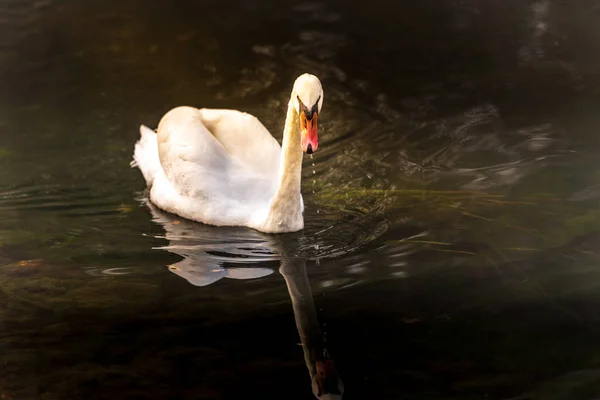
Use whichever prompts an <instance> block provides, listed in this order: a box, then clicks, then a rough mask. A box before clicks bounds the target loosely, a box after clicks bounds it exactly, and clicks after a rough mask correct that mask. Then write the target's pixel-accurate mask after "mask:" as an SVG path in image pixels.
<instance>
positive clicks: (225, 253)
mask: <svg viewBox="0 0 600 400" xmlns="http://www.w3.org/2000/svg"><path fill="white" fill-rule="evenodd" d="M146 204H147V205H148V206H149V208H150V211H151V212H152V215H153V220H154V221H155V222H157V223H160V224H161V225H162V226H163V227H164V228H165V231H166V239H167V240H169V245H168V246H165V247H162V249H165V250H167V251H169V252H172V253H175V254H178V255H181V256H182V257H184V259H183V260H182V261H180V262H178V263H176V264H173V265H171V266H169V270H170V271H171V272H173V273H175V274H177V275H179V276H181V277H182V278H184V279H186V280H187V281H188V282H190V283H191V284H192V285H195V286H207V285H210V284H211V283H213V282H215V281H217V280H219V279H221V278H223V277H227V278H234V279H251V278H260V277H263V276H266V275H269V274H271V273H272V272H273V270H272V269H270V268H248V267H245V266H244V267H243V268H238V267H227V268H225V267H224V265H223V264H224V263H227V264H235V263H240V264H246V265H247V264H248V263H250V262H265V261H275V260H280V269H279V271H280V272H281V275H283V277H284V279H285V282H286V284H287V287H288V292H289V294H290V297H291V299H292V306H293V309H294V317H295V319H296V326H297V328H298V333H299V334H300V339H301V341H302V347H303V350H304V360H305V362H306V366H307V367H308V371H309V373H310V377H311V381H312V389H313V393H314V394H315V396H317V398H319V399H323V400H331V399H341V397H342V393H343V391H344V387H343V383H342V381H341V379H340V378H339V376H338V374H337V371H336V369H335V367H334V365H333V361H332V360H331V359H330V358H329V356H328V354H327V350H326V348H325V344H324V340H323V334H322V332H321V329H320V327H319V322H318V320H317V314H316V310H315V305H314V303H313V299H312V291H311V288H310V283H309V281H308V276H307V274H306V262H305V260H304V259H303V258H299V257H289V255H290V254H293V252H292V251H291V250H290V249H288V246H289V243H290V241H289V240H288V241H287V243H286V242H285V241H284V238H281V239H282V240H279V238H277V239H274V238H273V237H267V236H266V235H263V234H261V233H259V232H256V231H253V230H249V229H241V228H216V227H211V226H207V225H202V224H197V223H194V222H191V221H186V220H181V219H180V218H177V217H176V216H173V215H170V214H167V213H165V212H162V211H161V210H159V209H158V208H157V207H155V206H153V205H152V204H151V203H150V202H146ZM288 239H289V238H288Z"/></svg>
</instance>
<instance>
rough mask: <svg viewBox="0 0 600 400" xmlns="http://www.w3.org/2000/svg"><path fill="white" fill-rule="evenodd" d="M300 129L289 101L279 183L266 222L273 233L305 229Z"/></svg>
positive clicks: (296, 116) (296, 115) (296, 114)
mask: <svg viewBox="0 0 600 400" xmlns="http://www.w3.org/2000/svg"><path fill="white" fill-rule="evenodd" d="M299 127H300V121H299V117H298V113H297V112H296V110H295V109H294V106H293V105H292V102H291V101H290V103H289V104H288V110H287V116H286V118H285V128H284V130H283V141H282V146H281V161H280V167H279V182H278V185H277V191H276V193H275V196H273V199H272V200H271V205H270V207H269V215H268V216H267V221H266V225H267V227H268V228H269V229H270V230H271V231H273V232H292V231H297V230H300V229H302V228H303V227H304V220H303V218H302V206H301V197H300V180H301V174H302V147H301V146H300V129H299Z"/></svg>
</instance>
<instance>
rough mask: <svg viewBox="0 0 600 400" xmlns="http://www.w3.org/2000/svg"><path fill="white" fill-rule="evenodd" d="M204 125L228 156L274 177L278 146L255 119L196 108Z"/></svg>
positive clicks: (246, 115) (278, 152) (278, 154)
mask: <svg viewBox="0 0 600 400" xmlns="http://www.w3.org/2000/svg"><path fill="white" fill-rule="evenodd" d="M200 115H201V118H202V122H203V124H204V126H206V128H207V129H208V130H209V131H210V132H211V133H212V134H213V136H214V137H215V138H216V139H217V140H218V141H219V142H220V143H221V144H222V145H223V147H224V148H225V149H226V150H227V152H228V153H229V154H231V155H232V156H234V157H236V158H237V159H238V160H239V161H240V162H241V163H242V164H243V165H245V166H247V167H249V168H252V169H253V170H254V171H256V172H258V173H259V174H262V175H267V176H272V177H276V176H277V174H278V169H279V158H280V154H281V146H280V145H279V143H278V142H277V140H275V138H274V137H273V136H272V135H271V134H270V133H269V131H268V130H267V128H265V126H264V125H263V124H262V123H261V122H260V121H259V120H258V118H256V117H255V116H253V115H251V114H248V113H245V112H241V111H237V110H219V109H209V108H203V109H200Z"/></svg>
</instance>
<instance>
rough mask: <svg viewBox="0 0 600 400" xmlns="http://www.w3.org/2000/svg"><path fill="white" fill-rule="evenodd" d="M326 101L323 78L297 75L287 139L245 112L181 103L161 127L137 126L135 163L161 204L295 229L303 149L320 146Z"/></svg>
mask: <svg viewBox="0 0 600 400" xmlns="http://www.w3.org/2000/svg"><path fill="white" fill-rule="evenodd" d="M322 104H323V89H322V88H321V82H320V81H319V79H317V78H316V77H315V76H313V75H309V74H304V75H301V76H300V77H298V79H296V82H295V83H294V87H293V89H292V94H291V97H290V101H289V104H288V111H287V117H286V120H285V129H284V132H283V147H280V146H279V143H277V141H276V140H275V138H273V137H272V136H271V134H270V133H269V132H268V131H267V129H266V128H265V127H264V126H263V124H262V123H261V122H260V121H259V120H258V119H256V118H255V117H253V116H252V115H249V114H247V113H242V112H239V111H235V110H213V109H205V108H203V109H196V108H192V107H177V108H174V109H172V110H171V111H169V112H168V113H166V114H165V115H164V117H163V118H162V119H161V121H160V123H159V124H158V130H157V133H154V131H152V130H150V129H149V128H147V127H145V126H143V125H142V126H141V127H140V133H141V138H140V140H139V141H138V142H137V143H136V145H135V152H134V161H133V162H132V166H137V167H139V169H140V170H141V172H142V174H143V175H144V178H145V180H146V184H147V186H148V187H149V189H150V194H149V197H150V200H151V201H152V202H153V203H154V204H156V205H157V206H158V207H159V208H161V209H163V210H166V211H169V212H172V213H174V214H177V215H179V216H181V217H184V218H187V219H191V220H195V221H199V222H203V223H206V224H210V225H219V226H248V227H251V228H255V229H257V230H259V231H263V232H269V233H276V232H293V231H298V230H300V229H302V228H303V227H304V219H303V217H302V212H303V210H304V205H303V201H302V196H301V194H300V177H301V168H302V151H303V150H304V151H305V152H307V153H309V154H311V153H312V152H313V151H315V150H317V147H318V138H317V116H318V114H319V112H320V111H321V106H322Z"/></svg>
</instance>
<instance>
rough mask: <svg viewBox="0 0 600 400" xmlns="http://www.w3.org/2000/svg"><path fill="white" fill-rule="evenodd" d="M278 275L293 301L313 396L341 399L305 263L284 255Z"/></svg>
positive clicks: (339, 384) (340, 391) (342, 386)
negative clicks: (280, 276) (283, 281)
mask: <svg viewBox="0 0 600 400" xmlns="http://www.w3.org/2000/svg"><path fill="white" fill-rule="evenodd" d="M279 272H281V275H283V278H284V279H285V282H286V284H287V287H288V291H289V293H290V297H291V299H292V306H293V308H294V317H295V319H296V327H297V328H298V333H299V334H300V340H301V341H302V349H303V350H304V361H305V362H306V366H307V367H308V372H309V373H310V378H311V381H312V389H313V393H314V394H315V396H317V398H319V399H331V400H333V399H341V398H342V394H343V393H344V384H343V383H342V381H341V379H340V377H339V375H338V373H337V371H336V369H335V366H334V364H333V360H331V358H329V354H328V353H327V349H326V348H325V343H324V340H323V334H322V333H321V328H320V327H319V322H318V320H317V313H316V310H315V304H314V302H313V297H312V291H311V289H310V282H309V281H308V276H307V275H306V263H305V261H304V260H303V259H299V258H286V257H285V256H284V258H283V260H282V261H281V267H280V268H279Z"/></svg>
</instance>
